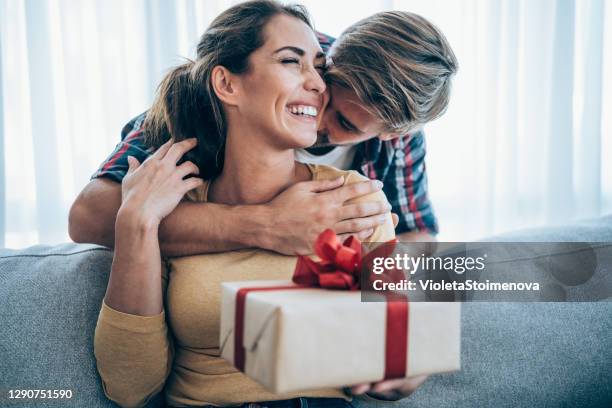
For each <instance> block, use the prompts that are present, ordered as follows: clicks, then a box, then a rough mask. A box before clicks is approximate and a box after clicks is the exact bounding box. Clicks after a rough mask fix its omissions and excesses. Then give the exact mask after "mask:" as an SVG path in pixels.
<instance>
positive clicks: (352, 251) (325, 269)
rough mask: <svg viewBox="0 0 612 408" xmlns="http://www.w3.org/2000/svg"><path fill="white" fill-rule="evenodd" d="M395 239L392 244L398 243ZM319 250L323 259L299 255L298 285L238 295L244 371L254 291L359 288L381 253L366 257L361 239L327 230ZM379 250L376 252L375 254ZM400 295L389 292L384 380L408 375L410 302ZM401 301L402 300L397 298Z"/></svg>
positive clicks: (238, 354)
mask: <svg viewBox="0 0 612 408" xmlns="http://www.w3.org/2000/svg"><path fill="white" fill-rule="evenodd" d="M394 242H395V241H392V242H391V243H394ZM379 248H382V251H383V252H382V253H384V255H385V256H387V255H388V254H389V253H390V252H392V250H393V248H390V247H389V246H385V245H381V246H380V247H379ZM315 253H316V254H317V256H318V257H319V258H321V260H320V261H314V260H312V259H310V258H309V257H307V256H299V257H298V260H297V263H296V266H295V271H294V273H293V279H292V280H293V282H295V283H296V285H290V286H289V285H288V286H265V287H250V288H240V289H239V290H238V293H237V294H236V315H235V321H234V365H235V366H236V368H237V369H239V370H240V371H244V366H245V354H246V352H245V349H244V318H245V306H246V297H247V295H248V294H249V293H250V292H264V291H273V290H294V289H308V288H317V287H321V288H326V289H339V290H357V289H359V288H360V279H359V275H360V272H361V268H362V265H364V264H365V265H368V264H369V262H368V260H371V259H372V258H373V255H377V256H381V251H380V250H378V249H377V250H375V251H372V252H370V253H368V255H367V256H366V257H365V258H364V257H362V253H361V242H359V240H358V239H357V238H355V237H354V236H350V237H349V238H347V239H346V240H345V241H344V242H343V243H342V242H340V240H339V239H338V237H337V236H336V234H335V233H334V232H333V231H332V230H330V229H327V230H325V231H323V232H322V233H321V235H319V237H318V238H317V241H316V243H315ZM374 253H376V254H374ZM398 298H399V296H391V295H387V316H386V317H387V321H386V329H385V330H386V333H385V374H384V379H385V380H387V379H392V378H403V377H405V376H406V365H407V363H406V362H407V354H408V302H407V300H406V299H405V298H404V299H398ZM395 300H399V301H395Z"/></svg>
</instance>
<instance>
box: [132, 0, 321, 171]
mask: <svg viewBox="0 0 612 408" xmlns="http://www.w3.org/2000/svg"><path fill="white" fill-rule="evenodd" d="M279 14H285V15H289V16H292V17H295V18H297V19H299V20H301V21H303V22H304V23H306V24H308V26H310V27H311V28H312V24H311V22H310V17H309V15H308V12H307V11H306V9H305V8H304V7H303V6H300V5H283V4H280V3H278V2H276V1H274V0H253V1H248V2H245V3H240V4H238V5H235V6H233V7H231V8H229V9H227V10H226V11H224V12H223V13H221V14H220V15H219V16H218V17H217V18H215V19H214V20H213V22H212V23H211V25H210V26H209V27H208V29H207V30H206V31H205V32H204V34H203V35H202V37H201V38H200V41H199V43H198V47H197V58H196V59H195V61H191V60H190V61H188V62H186V63H185V64H182V65H180V66H178V67H176V68H174V69H173V70H172V71H170V72H169V73H168V74H167V75H166V77H165V78H164V79H163V80H162V82H161V83H160V85H159V88H158V91H157V96H156V98H155V101H154V102H153V106H152V107H151V109H150V110H149V112H148V113H147V117H146V119H145V124H144V128H145V140H146V142H147V144H148V145H149V146H152V147H154V148H157V147H159V146H160V145H161V144H163V143H164V142H165V141H167V140H168V139H169V138H171V137H172V138H174V139H175V141H180V140H183V139H187V138H191V137H196V138H197V139H198V146H197V148H196V149H194V150H192V151H190V152H188V153H187V154H186V155H185V160H190V161H192V162H194V163H195V164H196V165H197V166H198V167H199V168H200V177H202V178H204V179H206V180H209V179H212V178H214V177H215V176H217V175H218V174H219V173H220V172H221V170H222V169H223V157H224V148H225V137H226V130H227V126H226V120H225V115H224V113H223V105H222V103H221V101H220V100H219V98H217V95H216V94H215V92H214V90H213V88H212V84H211V73H212V70H213V68H214V67H215V66H217V65H221V66H224V67H225V68H227V69H228V70H229V71H231V72H233V73H235V74H241V73H244V72H247V71H248V69H249V56H250V55H251V53H253V52H254V51H256V50H257V49H258V48H259V47H261V46H262V45H263V44H264V41H265V38H264V28H265V26H266V24H267V23H268V22H269V21H270V19H271V18H272V17H274V16H276V15H279Z"/></svg>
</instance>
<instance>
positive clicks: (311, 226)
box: [69, 11, 457, 256]
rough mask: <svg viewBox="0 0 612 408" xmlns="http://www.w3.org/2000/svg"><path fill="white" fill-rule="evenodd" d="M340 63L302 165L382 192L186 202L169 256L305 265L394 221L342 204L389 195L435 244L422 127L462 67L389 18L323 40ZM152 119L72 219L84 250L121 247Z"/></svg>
mask: <svg viewBox="0 0 612 408" xmlns="http://www.w3.org/2000/svg"><path fill="white" fill-rule="evenodd" d="M319 42H320V44H321V47H322V48H323V50H324V51H325V52H327V53H328V57H329V60H330V64H329V70H328V72H327V73H326V75H325V79H326V80H327V82H328V84H329V91H330V102H329V104H328V106H327V109H326V110H325V112H324V114H323V119H322V122H321V126H320V129H319V141H318V143H317V145H316V146H315V147H314V148H312V149H307V150H304V151H299V152H297V158H298V160H300V161H309V162H315V163H320V164H329V165H333V166H335V167H339V168H342V169H349V168H351V169H355V170H357V171H360V172H361V173H363V174H364V175H366V176H367V177H369V178H370V179H373V180H376V181H374V182H364V183H357V184H354V185H350V186H342V180H341V179H339V180H335V181H309V182H303V183H298V184H296V185H295V186H292V187H291V188H289V189H288V190H286V191H285V192H283V193H282V194H280V195H279V196H278V197H276V198H274V199H273V200H272V201H270V202H269V203H266V204H263V205H246V206H227V205H221V204H215V203H193V202H183V203H181V204H180V205H179V206H178V207H177V208H176V210H175V211H174V212H173V213H172V214H170V216H168V217H167V218H166V219H164V221H163V222H162V224H161V227H160V245H161V250H162V252H163V253H164V255H167V256H180V255H190V254H196V253H206V252H218V251H227V250H232V249H238V248H243V247H260V248H264V249H269V250H273V251H276V252H280V253H285V254H295V253H298V254H307V253H310V252H311V249H312V244H313V243H314V241H315V238H316V236H317V235H318V233H319V232H321V231H323V230H324V229H325V228H333V229H334V230H335V231H336V233H338V234H340V235H348V234H357V236H358V237H359V238H365V237H368V236H369V235H370V234H371V233H372V232H373V229H374V228H375V227H376V226H377V225H378V224H379V223H380V222H381V215H382V214H384V213H385V212H386V211H388V210H389V208H388V207H385V206H384V205H381V204H376V203H361V204H349V205H345V204H344V203H345V202H346V201H348V200H350V199H352V198H354V197H357V196H362V195H365V194H369V193H371V192H373V191H376V190H378V189H380V188H382V189H383V191H384V192H385V194H386V195H387V198H388V199H389V202H390V207H391V209H392V211H393V213H394V214H396V221H397V233H398V238H399V239H400V240H409V241H416V240H431V239H434V238H433V234H435V233H436V232H437V222H436V219H435V216H434V214H433V211H432V208H431V204H430V202H429V199H428V196H427V180H426V174H425V163H424V157H425V144H424V139H423V133H422V132H421V131H419V130H418V129H419V128H420V126H422V125H423V124H425V123H427V122H429V121H430V120H433V119H435V118H437V117H438V116H440V115H441V114H442V113H443V112H444V110H445V109H446V106H447V104H448V98H449V94H450V79H451V77H452V76H453V74H454V73H455V72H456V69H457V61H456V59H455V56H454V54H453V51H452V49H451V48H450V45H449V44H448V42H447V40H446V38H445V37H444V35H443V34H442V33H441V32H440V31H439V30H438V29H437V28H436V27H434V26H433V25H432V24H431V23H429V22H428V21H427V20H425V19H424V18H422V17H420V16H417V15H414V14H411V13H406V12H399V11H393V12H384V13H379V14H376V15H374V16H372V17H369V18H366V19H364V20H362V21H360V22H358V23H356V24H355V25H353V26H351V27H350V28H349V29H347V30H346V31H345V32H344V33H343V34H342V35H341V36H340V37H339V38H338V39H337V40H335V41H334V39H333V38H331V37H328V36H325V35H322V34H319ZM144 118H145V114H142V115H140V116H138V117H137V118H135V119H133V120H132V121H130V123H128V124H127V125H126V126H125V127H124V129H123V131H122V141H121V142H120V143H119V145H118V146H117V147H116V149H115V151H114V152H113V153H112V154H111V156H110V157H109V158H108V159H107V161H106V162H105V163H103V164H102V166H101V167H100V169H99V170H98V171H97V172H96V173H95V174H94V176H93V179H92V181H91V182H90V183H89V184H88V185H87V186H86V187H85V189H84V190H83V191H82V192H81V194H80V195H79V197H77V199H76V201H75V203H74V204H73V206H72V208H71V211H70V220H69V223H70V228H69V229H70V236H71V237H72V239H73V240H74V241H76V242H95V243H99V244H103V245H107V246H113V244H114V220H115V218H116V215H117V211H118V208H119V206H120V204H121V184H120V182H121V180H122V178H123V176H124V175H125V173H126V172H127V168H128V164H127V156H128V155H131V156H134V157H136V158H137V159H138V160H139V161H140V162H142V161H143V160H144V159H145V158H146V157H147V156H148V155H149V154H151V151H150V149H148V148H147V146H146V145H145V144H144V142H143V130H144V129H143V128H142V125H143V122H144Z"/></svg>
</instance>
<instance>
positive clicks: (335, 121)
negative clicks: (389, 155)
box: [315, 84, 398, 146]
mask: <svg viewBox="0 0 612 408" xmlns="http://www.w3.org/2000/svg"><path fill="white" fill-rule="evenodd" d="M328 90H329V98H330V100H329V103H328V104H327V108H326V109H325V112H324V114H323V118H322V119H321V123H320V124H319V129H318V131H317V133H318V134H317V143H316V144H315V146H325V145H330V144H331V145H342V144H356V143H360V142H363V141H365V140H368V139H372V138H374V137H378V138H380V139H381V140H390V139H393V138H395V137H397V136H398V135H397V134H396V133H389V132H384V131H383V126H382V124H381V123H380V121H379V120H378V119H377V118H376V117H374V116H373V115H372V114H371V113H369V112H368V111H367V110H366V109H365V108H364V107H363V106H362V105H361V102H360V101H359V99H358V98H357V95H356V94H355V93H354V92H353V91H352V90H349V89H346V88H343V87H340V86H337V85H333V84H332V85H330V86H329V87H328Z"/></svg>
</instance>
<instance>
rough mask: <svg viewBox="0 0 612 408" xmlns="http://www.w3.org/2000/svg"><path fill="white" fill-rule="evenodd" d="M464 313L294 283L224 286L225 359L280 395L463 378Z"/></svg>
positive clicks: (456, 307) (442, 305) (451, 306)
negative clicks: (443, 375) (420, 378)
mask: <svg viewBox="0 0 612 408" xmlns="http://www.w3.org/2000/svg"><path fill="white" fill-rule="evenodd" d="M459 306H460V305H459V304H455V303H428V302H415V303H410V302H367V303H366V302H361V296H360V293H359V292H354V291H337V290H327V289H319V288H305V287H303V286H301V285H296V284H294V283H292V282H290V281H247V282H228V283H223V284H222V311H221V330H220V336H221V338H220V344H221V356H222V357H223V358H224V359H225V360H227V361H229V362H230V363H231V364H233V365H234V366H236V367H237V368H238V369H240V370H241V371H243V372H244V373H245V374H246V375H248V376H249V377H250V378H252V379H254V380H256V381H257V382H259V383H260V384H262V385H263V386H264V387H266V388H267V389H269V390H270V391H272V392H276V393H282V392H293V391H305V390H309V389H321V388H336V387H343V386H349V385H354V384H360V383H369V382H376V381H381V380H383V379H390V378H398V377H411V376H415V375H420V374H432V373H439V372H445V371H453V370H458V369H459V368H460V335H461V333H460V308H459ZM389 308H396V309H398V310H396V311H395V312H393V311H392V312H391V316H389V314H390V311H389ZM393 313H395V314H396V315H393ZM402 313H405V318H404V319H402V316H401V315H402ZM398 315H399V317H398ZM389 319H393V320H394V322H395V326H396V327H392V326H393V324H392V323H393V322H391V321H388V320H389ZM401 320H403V322H402V321H401ZM399 330H403V333H398V331H399ZM389 337H391V338H389Z"/></svg>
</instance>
